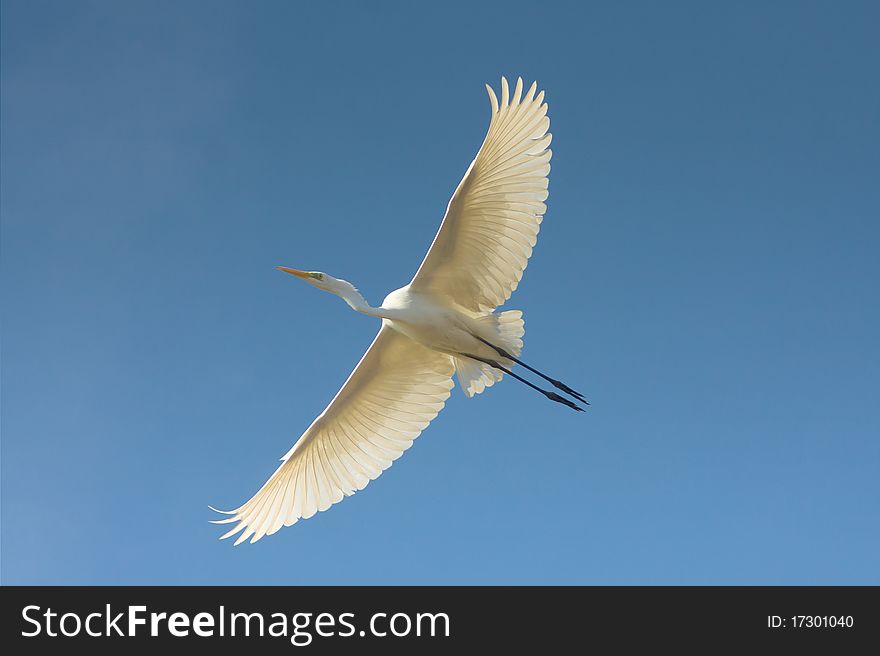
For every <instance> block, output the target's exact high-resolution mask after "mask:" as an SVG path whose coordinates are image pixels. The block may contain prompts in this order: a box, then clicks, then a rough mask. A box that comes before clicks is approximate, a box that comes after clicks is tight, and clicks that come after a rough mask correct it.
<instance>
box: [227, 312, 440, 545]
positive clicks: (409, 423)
mask: <svg viewBox="0 0 880 656" xmlns="http://www.w3.org/2000/svg"><path fill="white" fill-rule="evenodd" d="M452 373H453V364H452V359H451V358H450V357H449V356H447V355H444V354H442V353H438V352H436V351H432V350H430V349H428V348H425V347H424V346H421V345H420V344H417V343H416V342H414V341H412V340H411V339H409V338H408V337H405V336H404V335H401V334H400V333H397V332H396V331H394V330H393V329H391V328H389V327H387V326H384V325H383V326H382V328H381V329H380V330H379V334H378V335H376V338H375V339H374V340H373V343H372V344H371V345H370V348H368V349H367V352H366V353H365V354H364V357H362V358H361V361H360V362H359V363H358V364H357V366H356V367H355V369H354V371H352V373H351V375H350V376H349V377H348V380H347V381H345V384H344V385H343V386H342V389H340V390H339V392H338V393H337V394H336V396H335V397H334V399H333V400H332V401H331V402H330V405H328V406H327V408H326V409H325V410H324V412H322V413H321V414H320V415H319V416H318V418H317V419H315V421H314V422H313V423H312V425H311V426H309V428H308V430H306V432H305V433H303V436H302V437H300V438H299V440H297V442H296V444H294V445H293V448H292V449H290V451H288V453H287V455H285V456H284V457H283V458H282V461H283V462H282V464H281V466H280V467H278V469H277V470H276V471H275V473H274V474H272V476H271V477H270V478H269V480H268V481H266V483H265V484H264V485H263V487H261V488H260V490H259V492H257V493H256V494H255V495H254V496H253V497H252V498H251V499H250V500H249V501H248V502H247V503H245V504H244V505H243V506H241V507H240V508H237V509H235V510H233V511H228V513H227V514H230V515H231V517H229V518H227V519H223V520H219V521H217V522H216V523H219V524H223V523H231V522H237V525H236V526H235V527H234V528H233V529H232V530H231V531H229V532H228V533H226V535H224V536H222V537H223V538H228V537H230V536H232V535H235V534H236V533H238V532H239V531H242V530H243V531H244V532H243V533H242V534H241V535H240V536H239V537H238V539H237V540H236V542H235V544H240V543H241V542H243V541H244V540H246V539H248V538H250V539H251V542H256V541H257V540H259V539H260V538H262V537H263V536H264V535H271V534H272V533H274V532H275V531H277V530H278V529H279V528H281V527H282V526H290V525H291V524H293V523H295V522H296V521H297V520H299V519H301V518H302V519H306V518H308V517H311V516H312V515H314V514H315V513H316V512H318V511H320V510H327V508H329V507H330V506H331V505H332V504H334V503H337V502H338V501H341V500H342V497H343V496H349V495H352V494H354V493H355V491H357V490H362V489H363V488H364V487H366V485H367V483H369V482H370V481H371V480H373V479H374V478H377V477H378V476H379V474H381V473H382V472H383V471H384V470H385V469H387V468H388V467H390V466H391V463H392V462H393V461H394V460H396V459H397V458H399V457H400V456H401V455H402V454H403V452H404V451H405V450H406V449H408V448H409V447H410V446H411V445H412V443H413V440H414V439H415V438H416V437H418V436H419V434H420V433H421V432H422V431H423V430H424V429H425V427H426V426H427V425H428V424H429V423H430V422H431V420H432V419H434V417H436V416H437V414H438V413H439V412H440V410H441V409H442V408H443V405H444V404H445V403H446V399H447V398H449V393H450V391H451V390H452V385H453V383H452Z"/></svg>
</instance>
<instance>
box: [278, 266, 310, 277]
mask: <svg viewBox="0 0 880 656" xmlns="http://www.w3.org/2000/svg"><path fill="white" fill-rule="evenodd" d="M275 268H276V269H278V270H279V271H283V272H284V273H289V274H290V275H292V276H296V277H297V278H302V279H303V280H306V279H307V278H308V277H309V272H308V271H300V270H299V269H291V268H290V267H283V266H280V267H275Z"/></svg>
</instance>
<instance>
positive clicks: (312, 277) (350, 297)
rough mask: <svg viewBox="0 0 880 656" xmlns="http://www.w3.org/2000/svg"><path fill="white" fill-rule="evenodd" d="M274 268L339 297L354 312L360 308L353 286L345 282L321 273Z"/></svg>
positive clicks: (358, 296)
mask: <svg viewBox="0 0 880 656" xmlns="http://www.w3.org/2000/svg"><path fill="white" fill-rule="evenodd" d="M275 268H276V269H278V270H279V271H284V273H289V274H290V275H292V276H296V277H297V278H299V279H301V280H305V281H306V282H307V283H309V284H310V285H311V286H312V287H317V288H318V289H323V290H324V291H325V292H330V293H331V294H336V295H337V296H341V297H342V298H343V299H344V300H345V302H346V303H348V304H349V305H350V306H351V307H353V308H354V309H356V310H358V309H359V308H360V303H363V302H364V301H363V298H362V297H361V295H360V293H358V290H357V289H356V288H355V286H354V285H352V284H351V283H350V282H348V281H347V280H341V279H339V278H334V277H333V276H331V275H328V274H326V273H323V272H322V271H300V270H299V269H291V268H290V267H283V266H280V267H275Z"/></svg>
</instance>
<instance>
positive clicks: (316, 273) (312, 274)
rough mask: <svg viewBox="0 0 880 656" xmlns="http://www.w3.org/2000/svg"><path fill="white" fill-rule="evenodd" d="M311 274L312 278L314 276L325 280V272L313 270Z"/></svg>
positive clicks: (316, 278)
mask: <svg viewBox="0 0 880 656" xmlns="http://www.w3.org/2000/svg"><path fill="white" fill-rule="evenodd" d="M309 275H310V276H311V277H312V278H314V279H315V280H323V279H324V274H323V273H318V272H317V271H312V272H311V273H310V274H309Z"/></svg>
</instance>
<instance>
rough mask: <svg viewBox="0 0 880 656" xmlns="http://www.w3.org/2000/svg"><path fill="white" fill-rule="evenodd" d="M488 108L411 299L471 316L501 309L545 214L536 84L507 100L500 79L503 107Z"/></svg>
mask: <svg viewBox="0 0 880 656" xmlns="http://www.w3.org/2000/svg"><path fill="white" fill-rule="evenodd" d="M486 88H487V89H488V91H489V100H490V102H491V103H492V120H491V122H490V123H489V131H488V133H487V134H486V138H485V140H484V141H483V145H482V146H481V147H480V150H479V152H478V153H477V156H476V158H475V159H474V161H473V162H472V163H471V165H470V168H468V170H467V172H466V173H465V174H464V178H462V180H461V182H460V183H459V185H458V187H457V188H456V190H455V193H454V194H453V195H452V199H451V200H450V201H449V206H448V207H447V209H446V216H444V217H443V223H441V224H440V230H439V231H438V232H437V236H436V237H435V238H434V243H433V244H431V249H430V250H429V251H428V254H427V255H426V256H425V259H424V261H423V262H422V265H421V266H420V267H419V270H418V271H417V272H416V275H415V277H414V278H413V280H412V282H411V283H410V287H411V288H412V289H413V290H416V291H427V292H434V293H437V294H440V295H443V296H447V297H451V298H452V299H453V300H454V301H455V302H456V303H457V304H458V305H460V306H461V307H463V308H466V309H468V310H471V311H474V312H485V311H491V310H494V309H495V308H496V307H498V306H499V305H501V304H502V303H504V302H505V301H506V300H507V299H508V298H510V295H511V294H512V293H513V290H515V289H516V286H517V284H518V283H519V281H520V279H521V278H522V273H523V270H524V269H525V268H526V263H527V261H528V259H529V256H530V255H531V254H532V248H533V247H534V246H535V242H536V241H537V235H538V228H539V226H540V224H541V219H542V218H543V216H544V212H545V211H546V209H547V206H546V205H545V204H544V201H545V200H546V199H547V185H548V180H547V175H548V174H549V173H550V157H551V155H552V152H551V151H550V149H549V148H548V146H549V145H550V140H551V135H550V133H549V132H548V131H547V130H548V129H549V128H550V119H549V117H548V116H547V105H546V104H545V103H544V102H543V100H544V92H543V91H542V92H541V93H539V94H538V95H537V96H536V95H535V90H536V88H537V85H536V84H532V86H531V88H530V89H529V90H528V92H527V93H526V94H525V96H523V95H522V90H523V84H522V79H518V80H517V82H516V87H515V89H514V91H513V97H511V96H510V92H509V89H508V86H507V80H506V79H505V78H501V104H500V106H499V104H498V99H497V98H496V97H495V92H494V91H493V90H492V88H491V87H490V86H488V85H486Z"/></svg>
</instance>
